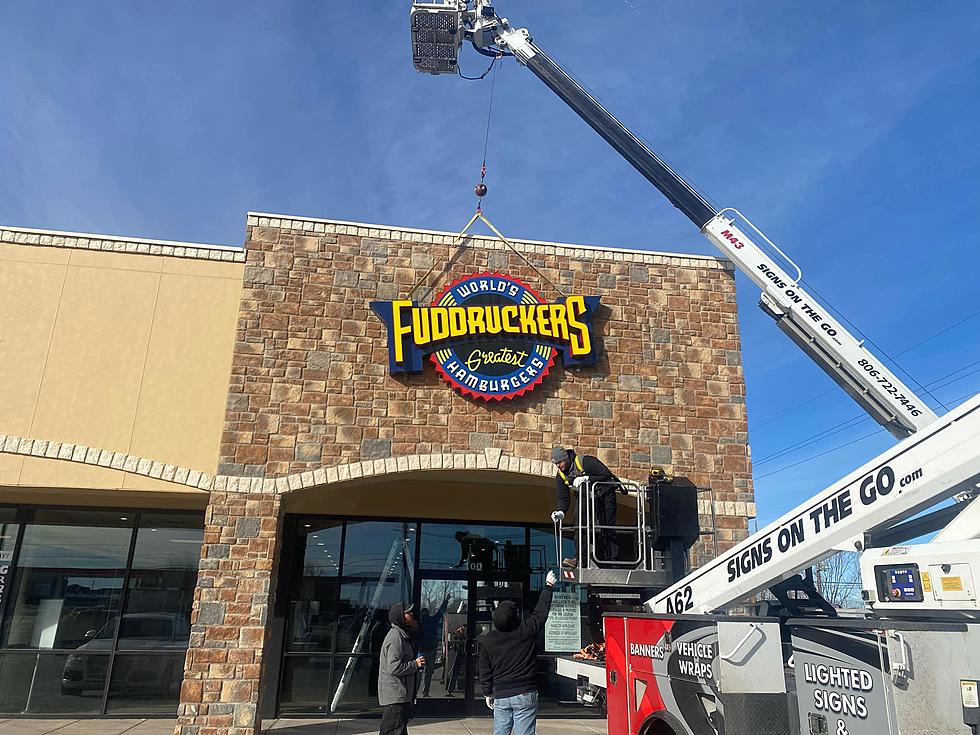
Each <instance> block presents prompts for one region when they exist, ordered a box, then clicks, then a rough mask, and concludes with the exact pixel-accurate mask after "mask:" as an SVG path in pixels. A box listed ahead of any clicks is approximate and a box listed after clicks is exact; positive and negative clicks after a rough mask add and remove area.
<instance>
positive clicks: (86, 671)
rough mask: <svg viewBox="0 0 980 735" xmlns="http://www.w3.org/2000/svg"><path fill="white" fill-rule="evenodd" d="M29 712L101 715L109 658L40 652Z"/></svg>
mask: <svg viewBox="0 0 980 735" xmlns="http://www.w3.org/2000/svg"><path fill="white" fill-rule="evenodd" d="M36 656H37V661H36V663H35V667H36V668H35V671H34V673H33V676H32V678H31V686H30V691H29V693H28V695H27V712H31V713H37V714H79V715H87V714H92V715H94V714H101V713H102V695H103V693H104V691H105V677H106V671H107V670H108V668H109V656H108V655H104V654H103V655H90V654H82V653H43V652H41V653H38V654H36Z"/></svg>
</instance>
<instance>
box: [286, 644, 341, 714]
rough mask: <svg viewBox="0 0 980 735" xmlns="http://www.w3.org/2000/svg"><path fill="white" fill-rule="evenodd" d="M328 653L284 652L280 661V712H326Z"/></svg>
mask: <svg viewBox="0 0 980 735" xmlns="http://www.w3.org/2000/svg"><path fill="white" fill-rule="evenodd" d="M331 661H332V659H331V658H330V657H329V656H287V657H286V659H285V662H284V663H283V672H282V688H281V690H280V695H279V709H280V711H281V712H284V713H285V712H327V711H328V704H329V703H328V702H327V699H328V697H329V696H330V666H331Z"/></svg>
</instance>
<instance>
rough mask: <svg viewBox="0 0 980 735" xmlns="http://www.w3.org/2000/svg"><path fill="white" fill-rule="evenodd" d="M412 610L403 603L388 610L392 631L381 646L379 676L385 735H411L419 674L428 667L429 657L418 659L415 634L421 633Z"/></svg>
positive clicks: (383, 732)
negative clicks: (414, 639) (413, 634)
mask: <svg viewBox="0 0 980 735" xmlns="http://www.w3.org/2000/svg"><path fill="white" fill-rule="evenodd" d="M412 608H413V606H412V605H407V606H406V605H404V604H403V603H401V602H399V603H396V604H394V605H392V606H391V608H390V609H389V610H388V622H390V623H391V630H389V631H388V635H386V636H385V640H384V643H382V644H381V665H380V668H379V672H378V704H380V705H381V708H382V713H381V735H407V733H408V721H409V720H410V719H411V718H412V703H413V702H414V701H415V691H416V689H417V688H418V676H419V670H420V669H421V668H422V667H423V666H425V657H423V656H416V655H415V644H414V643H413V641H412V633H413V632H415V631H416V630H418V627H419V624H418V622H417V621H416V620H415V615H414V614H413V613H412Z"/></svg>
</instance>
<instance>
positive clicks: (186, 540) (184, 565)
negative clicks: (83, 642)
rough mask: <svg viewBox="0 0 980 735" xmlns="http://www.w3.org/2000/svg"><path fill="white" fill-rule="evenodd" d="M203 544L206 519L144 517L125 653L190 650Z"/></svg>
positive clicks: (123, 631) (123, 632)
mask: <svg viewBox="0 0 980 735" xmlns="http://www.w3.org/2000/svg"><path fill="white" fill-rule="evenodd" d="M203 539H204V518H203V516H201V515H198V514H162V513H143V514H142V515H141V516H140V527H139V530H138V531H137V533H136V547H135V549H134V551H133V567H132V572H131V573H130V576H129V595H128V597H127V600H126V610H125V612H124V614H123V621H122V627H121V628H120V630H119V650H133V649H136V650H146V649H173V650H184V649H186V648H187V642H188V637H189V635H190V617H191V604H192V603H193V601H194V585H195V582H196V580H197V565H198V560H199V558H200V555H201V542H202V541H203ZM113 632H114V626H113ZM115 678H116V677H115V675H113V681H115Z"/></svg>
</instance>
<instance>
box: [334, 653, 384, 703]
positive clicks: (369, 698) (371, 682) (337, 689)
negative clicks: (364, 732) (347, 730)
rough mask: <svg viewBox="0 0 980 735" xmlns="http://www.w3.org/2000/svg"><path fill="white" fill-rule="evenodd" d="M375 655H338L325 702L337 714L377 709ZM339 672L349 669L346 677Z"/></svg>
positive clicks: (376, 659) (376, 660)
mask: <svg viewBox="0 0 980 735" xmlns="http://www.w3.org/2000/svg"><path fill="white" fill-rule="evenodd" d="M377 662H378V658H377V656H338V657H337V658H335V659H334V664H333V666H334V676H333V682H332V683H331V691H330V697H329V699H328V702H331V703H333V711H334V712H335V713H338V714H365V713H371V712H380V711H381V707H380V706H379V705H378V665H377ZM341 672H349V674H348V677H347V679H346V680H345V679H343V678H342V674H341Z"/></svg>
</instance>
